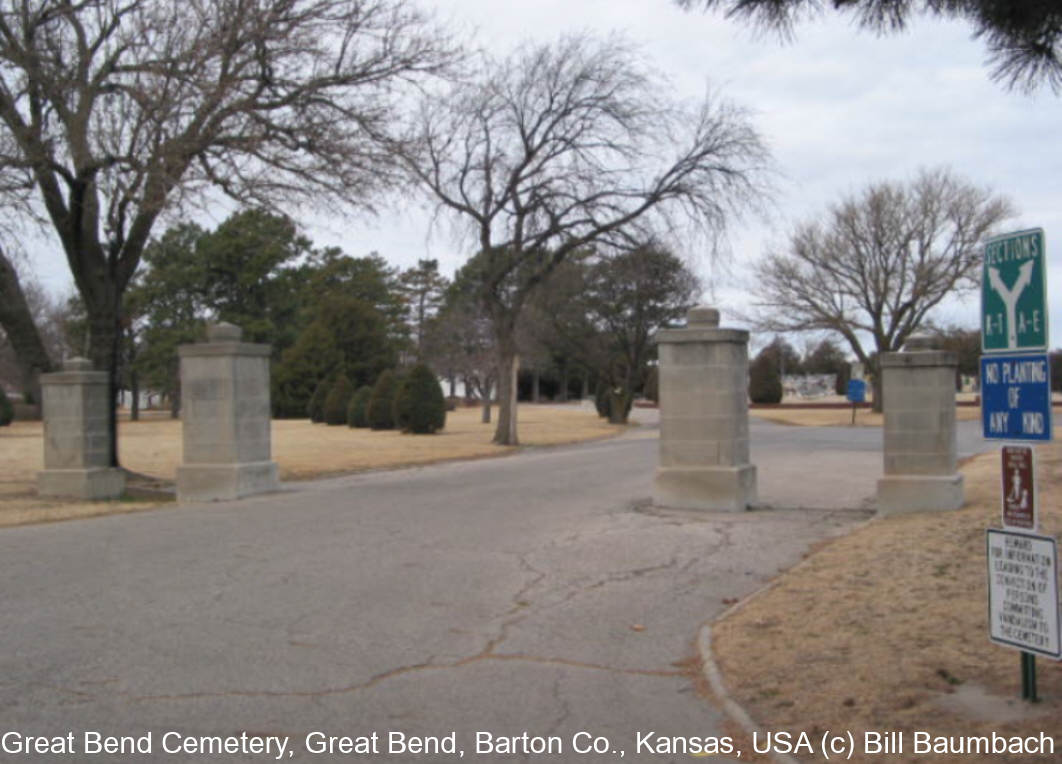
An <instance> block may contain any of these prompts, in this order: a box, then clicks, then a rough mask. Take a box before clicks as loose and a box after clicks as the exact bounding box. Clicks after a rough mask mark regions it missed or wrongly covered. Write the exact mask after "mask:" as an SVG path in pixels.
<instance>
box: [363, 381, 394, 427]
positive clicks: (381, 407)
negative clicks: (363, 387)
mask: <svg viewBox="0 0 1062 764" xmlns="http://www.w3.org/2000/svg"><path fill="white" fill-rule="evenodd" d="M397 390H398V376H397V375H396V374H395V373H394V372H393V371H391V370H387V371H385V372H384V373H383V374H381V375H380V377H379V379H377V380H376V384H375V385H373V386H372V395H371V396H369V405H368V407H367V408H366V411H365V418H366V419H368V421H369V427H371V428H372V429H374V430H393V429H394V428H395V414H394V406H395V392H396V391H397Z"/></svg>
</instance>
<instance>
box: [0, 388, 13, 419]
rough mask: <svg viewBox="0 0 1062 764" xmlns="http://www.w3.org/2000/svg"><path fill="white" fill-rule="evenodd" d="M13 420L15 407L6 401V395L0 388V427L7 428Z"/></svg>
mask: <svg viewBox="0 0 1062 764" xmlns="http://www.w3.org/2000/svg"><path fill="white" fill-rule="evenodd" d="M14 418H15V407H14V406H12V405H11V401H9V400H8V399H7V393H5V392H4V388H3V387H0V427H7V426H8V425H9V424H11V420H12V419H14Z"/></svg>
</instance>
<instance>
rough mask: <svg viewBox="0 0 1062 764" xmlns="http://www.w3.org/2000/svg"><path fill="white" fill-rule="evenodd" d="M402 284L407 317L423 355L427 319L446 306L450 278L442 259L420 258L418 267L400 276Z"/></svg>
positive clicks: (418, 352) (418, 354) (415, 342)
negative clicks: (441, 268)
mask: <svg viewBox="0 0 1062 764" xmlns="http://www.w3.org/2000/svg"><path fill="white" fill-rule="evenodd" d="M399 285H400V289H401V290H402V295H403V297H404V298H405V301H406V311H407V313H406V316H407V318H406V320H407V322H408V323H409V326H410V329H411V330H412V333H413V343H414V346H415V347H416V351H417V357H418V358H420V357H422V356H423V352H424V334H425V330H426V327H427V322H428V321H430V320H431V319H432V318H434V317H435V316H436V315H437V314H438V313H439V310H440V308H442V305H443V302H444V298H445V294H446V288H447V286H448V285H449V282H448V281H447V280H446V278H445V277H443V276H442V275H440V274H439V261H438V260H418V261H417V265H416V267H415V268H407V269H406V270H404V271H402V275H401V276H400V277H399Z"/></svg>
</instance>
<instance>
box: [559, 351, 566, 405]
mask: <svg viewBox="0 0 1062 764" xmlns="http://www.w3.org/2000/svg"><path fill="white" fill-rule="evenodd" d="M560 378H561V386H560V396H559V398H558V400H559V401H560V402H561V403H567V402H568V358H567V356H565V358H564V360H563V361H561V368H560Z"/></svg>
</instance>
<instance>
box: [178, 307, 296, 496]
mask: <svg viewBox="0 0 1062 764" xmlns="http://www.w3.org/2000/svg"><path fill="white" fill-rule="evenodd" d="M242 335H243V332H242V330H241V329H240V328H239V327H237V326H233V325H232V324H225V323H221V324H216V325H213V326H210V327H208V328H207V341H206V342H200V343H196V344H194V345H182V346H181V347H180V348H178V354H179V355H180V359H181V420H182V430H183V446H184V458H183V463H182V464H181V466H180V467H178V468H177V499H178V501H221V500H225V499H238V498H240V497H243V496H250V495H253V494H258V493H264V492H267V491H274V490H276V488H277V465H276V462H273V461H272V460H271V443H270V406H269V353H270V349H269V346H268V345H259V344H251V343H247V342H241V341H240V338H241V337H242Z"/></svg>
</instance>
